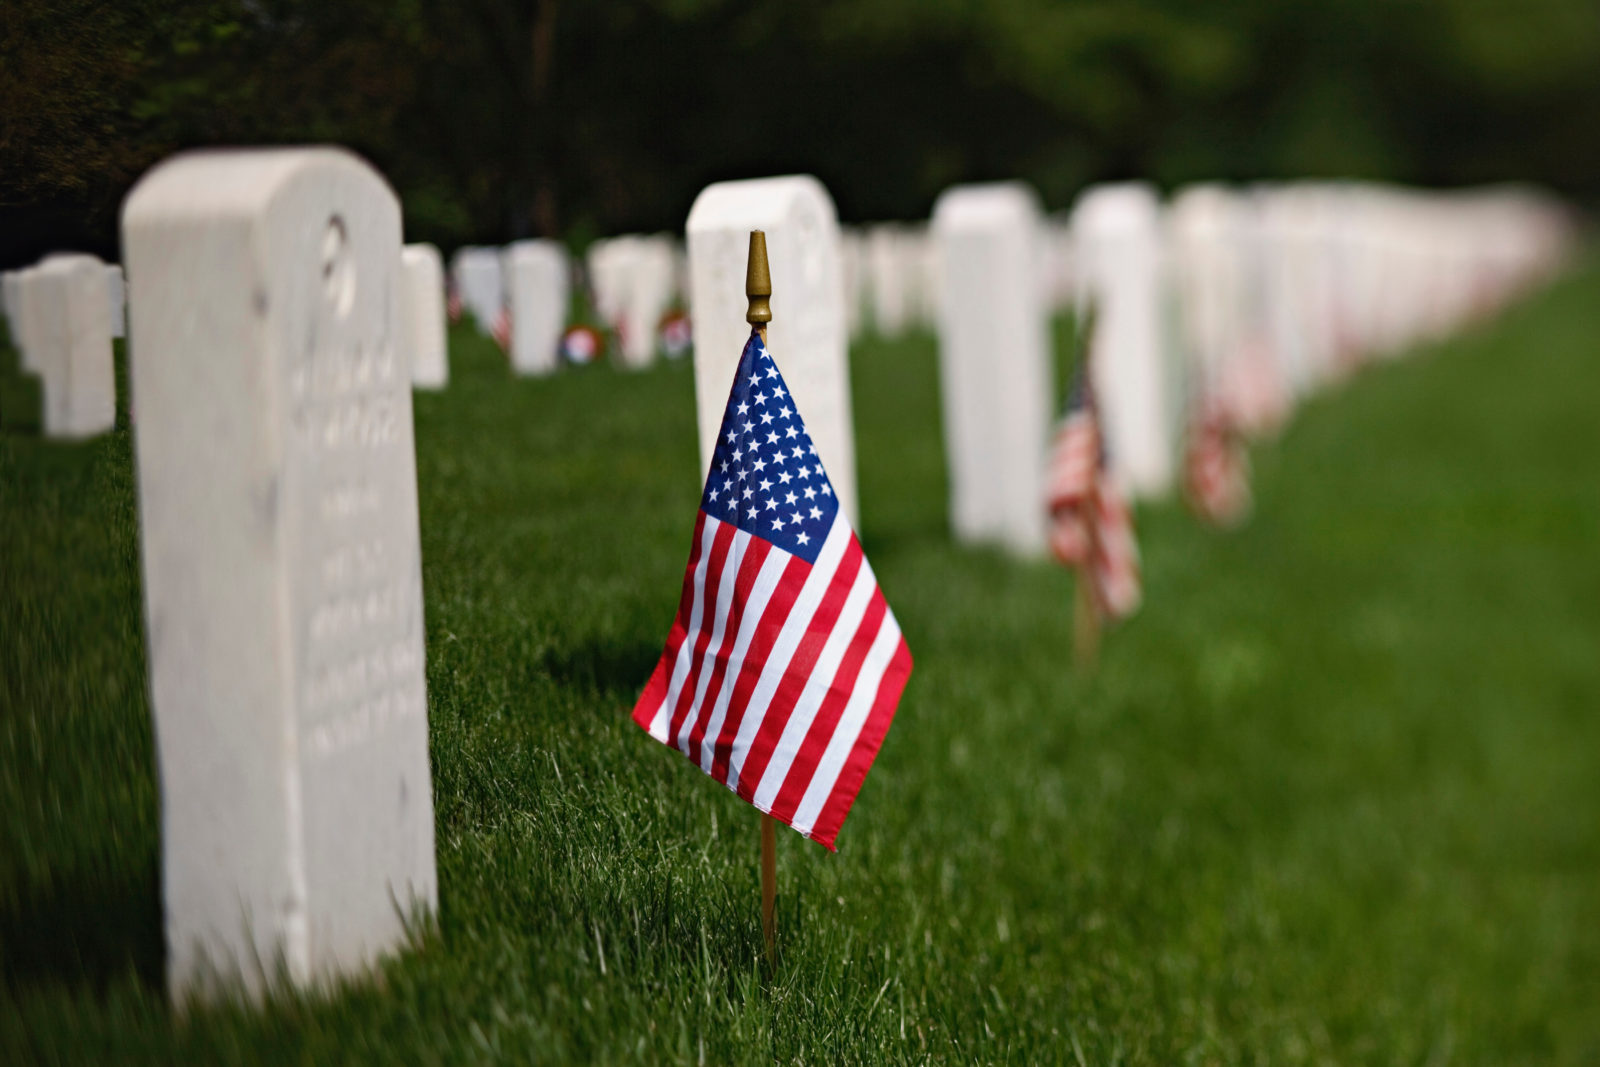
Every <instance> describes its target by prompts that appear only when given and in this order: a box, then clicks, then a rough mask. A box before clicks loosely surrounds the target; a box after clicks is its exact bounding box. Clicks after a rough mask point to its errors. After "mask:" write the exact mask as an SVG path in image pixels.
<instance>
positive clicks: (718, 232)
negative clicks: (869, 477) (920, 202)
mask: <svg viewBox="0 0 1600 1067" xmlns="http://www.w3.org/2000/svg"><path fill="white" fill-rule="evenodd" d="M687 229H688V235H689V264H690V276H691V278H692V284H691V285H690V296H691V299H692V301H693V303H692V305H691V308H690V313H689V317H690V318H691V319H692V320H693V322H694V371H695V373H694V380H695V398H696V402H697V407H698V410H699V425H700V459H701V463H702V465H706V464H709V463H710V462H711V456H712V453H713V452H714V451H715V442H716V435H717V429H718V427H719V426H720V425H721V422H722V413H723V406H724V405H725V404H726V403H727V400H728V385H729V383H730V382H731V381H732V380H733V370H734V367H735V366H737V365H738V362H739V355H740V353H741V352H742V351H743V350H744V344H745V341H746V340H748V339H749V336H750V326H749V324H748V323H746V322H745V318H744V316H745V308H746V301H745V295H744V276H745V266H746V263H747V261H748V257H749V248H750V231H751V230H764V231H766V235H767V257H768V262H769V263H770V265H771V268H772V323H771V325H770V326H769V327H768V334H767V340H768V346H769V348H770V349H771V352H772V355H773V358H774V359H775V360H777V362H778V365H779V366H780V367H782V368H783V376H784V378H785V379H787V380H788V382H789V387H790V388H791V389H793V390H794V394H795V402H796V403H797V404H798V405H799V408H800V410H801V411H803V412H805V417H806V427H807V429H809V430H810V432H811V439H812V441H814V442H815V443H816V446H817V449H818V450H819V451H820V452H821V454H822V462H823V464H824V466H826V467H827V469H828V475H829V477H830V478H831V479H832V481H833V487H834V491H835V492H836V493H838V494H839V502H840V504H841V506H843V508H844V510H845V514H846V516H848V517H849V519H850V521H851V523H852V524H853V525H854V526H855V528H856V529H857V530H860V528H861V525H860V511H859V509H858V508H857V506H856V451H855V428H854V425H853V423H852V422H851V415H850V364H849V348H848V338H847V337H846V335H845V319H844V282H843V277H842V272H841V268H840V253H839V220H838V215H837V214H836V213H835V212H834V208H833V199H832V198H831V197H829V195H828V191H827V189H826V188H824V187H823V185H822V183H821V182H819V181H817V179H815V178H813V177H810V176H809V175H796V176H790V177H782V178H756V179H751V180H748V181H735V182H718V183H716V184H715V185H708V186H707V187H706V188H705V189H703V190H701V192H700V195H699V196H698V197H697V198H696V199H695V202H694V207H693V208H691V209H690V211H689V221H688V226H687Z"/></svg>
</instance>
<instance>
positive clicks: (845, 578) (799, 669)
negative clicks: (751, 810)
mask: <svg viewBox="0 0 1600 1067" xmlns="http://www.w3.org/2000/svg"><path fill="white" fill-rule="evenodd" d="M860 569H861V546H860V545H858V544H857V543H856V539H855V537H854V535H852V536H851V538H850V543H849V544H848V545H847V546H846V547H845V550H844V556H843V558H841V559H840V560H839V567H838V569H837V570H835V571H834V572H833V580H832V581H831V582H830V583H829V584H828V590H827V592H825V593H824V594H823V595H822V601H821V603H819V604H818V605H817V610H816V614H814V615H812V616H811V622H810V624H809V625H808V626H807V627H806V632H805V634H804V635H803V636H802V637H801V638H800V643H799V644H798V645H796V646H795V650H794V655H793V656H792V657H790V659H789V665H788V668H787V669H786V670H785V671H784V672H783V680H782V681H781V682H780V683H779V684H778V689H777V691H776V692H774V693H773V694H772V700H771V702H770V703H768V704H767V706H766V707H765V708H761V709H756V710H757V711H758V713H759V714H760V715H761V729H760V730H758V731H757V732H756V735H755V739H754V740H753V741H752V742H751V744H750V751H749V752H748V753H747V754H746V755H745V759H744V763H743V764H742V765H741V766H740V767H739V789H738V792H739V795H740V796H742V797H744V798H745V799H746V800H751V801H753V800H754V798H755V793H756V787H757V786H759V785H760V784H761V776H762V775H763V774H765V773H766V770H767V762H768V761H769V760H771V759H772V750H773V749H774V748H775V747H776V746H777V744H778V739H779V738H781V737H782V736H783V728H784V725H785V724H786V723H788V721H789V715H790V713H791V712H793V711H794V705H795V701H797V700H799V699H800V694H801V693H802V692H804V690H805V685H806V681H807V680H808V679H809V678H810V677H811V669H812V668H813V667H815V666H816V663H817V656H818V655H820V654H821V652H822V646H823V645H825V644H827V642H828V635H829V633H831V632H832V630H833V624H834V622H835V621H836V620H837V619H838V618H839V611H840V609H841V608H843V607H844V602H845V598H846V597H848V596H849V595H850V587H851V585H853V584H854V583H855V580H856V572H857V571H859V570H860ZM785 625H788V623H787V620H785Z"/></svg>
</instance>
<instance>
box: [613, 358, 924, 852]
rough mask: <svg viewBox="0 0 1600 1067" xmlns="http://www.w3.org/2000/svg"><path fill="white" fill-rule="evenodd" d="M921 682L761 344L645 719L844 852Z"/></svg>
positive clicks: (699, 520)
mask: <svg viewBox="0 0 1600 1067" xmlns="http://www.w3.org/2000/svg"><path fill="white" fill-rule="evenodd" d="M910 674H911V653H910V652H909V651H908V650H907V648H906V643H905V640H904V639H903V638H902V637H901V634H900V626H899V624H898V623H897V622H896V621H895V617H894V613H893V612H892V611H890V610H889V605H888V604H887V603H886V602H885V600H884V598H883V593H882V591H881V590H879V588H878V582H877V579H876V578H875V577H874V575H873V572H872V567H871V566H870V565H869V564H868V563H867V559H866V556H865V555H863V554H862V551H861V545H860V544H859V543H858V542H857V541H856V535H855V532H854V531H853V530H852V529H851V527H850V522H849V520H848V519H847V518H846V517H845V515H844V513H843V512H842V511H840V509H839V501H838V499H837V498H836V497H835V495H834V491H833V485H832V483H831V482H829V480H828V475H827V473H826V472H825V471H824V470H823V467H822V461H821V459H820V458H819V457H818V455H817V450H816V447H815V445H813V444H812V441H811V437H810V435H809V434H807V433H806V428H805V423H804V422H803V421H802V420H801V418H800V412H799V411H798V410H796V408H795V404H794V399H793V397H792V396H791V395H790V393H789V389H788V386H787V385H786V384H785V382H784V379H783V375H782V374H780V373H779V371H778V367H777V364H776V362H774V360H773V358H772V356H771V355H770V354H769V353H768V351H767V348H766V345H765V344H764V343H763V342H762V340H761V337H760V335H759V334H758V333H756V332H754V331H752V333H751V336H750V340H749V342H748V343H747V344H746V345H745V347H744V351H743V353H742V354H741V356H740V358H739V367H738V370H737V371H736V372H735V378H734V383H733V389H732V391H731V392H730V393H729V395H728V406H727V410H726V412H725V413H724V415H723V418H722V428H721V431H720V434H719V436H718V438H717V448H716V453H715V455H714V456H713V458H712V461H711V469H710V472H709V473H708V475H707V477H706V482H705V489H704V490H703V492H702V493H701V497H700V509H699V512H698V514H697V515H696V517H695V525H694V539H693V543H692V545H691V547H690V552H689V565H688V569H687V571H686V572H685V574H684V579H683V593H682V597H681V599H680V601H679V603H678V612H677V616H676V618H675V619H674V620H673V623H672V630H671V633H670V635H669V636H668V638H667V646H666V649H665V651H664V652H663V653H662V655H661V660H660V662H658V663H657V664H656V669H655V673H654V674H653V675H651V678H650V682H649V684H648V685H647V686H646V687H645V691H644V694H643V695H642V696H641V697H640V698H639V702H638V704H637V705H636V706H635V707H634V710H633V719H634V721H635V722H637V723H638V724H639V725H640V726H641V727H643V728H644V729H645V730H647V731H648V732H649V734H650V736H651V737H654V738H655V739H656V740H658V741H660V742H662V743H663V744H667V745H671V746H673V747H674V748H676V749H678V750H679V751H680V752H682V753H683V754H684V755H685V756H686V757H688V759H689V760H690V762H692V763H694V764H695V765H697V766H698V767H699V768H700V769H701V770H702V771H704V772H705V773H707V774H709V775H710V776H711V777H713V778H715V779H716V780H717V781H719V782H721V783H723V784H724V785H726V786H727V787H728V788H729V789H731V790H733V791H734V792H736V793H738V794H739V796H741V797H743V798H744V799H745V800H747V801H749V802H750V803H751V804H754V805H755V806H756V807H757V808H759V809H760V810H761V811H764V812H766V813H768V814H770V815H771V816H772V817H773V818H775V819H778V820H779V821H781V822H783V823H786V824H788V825H789V826H791V827H793V828H794V829H795V830H798V831H799V832H800V833H801V834H804V835H805V836H806V837H809V838H811V839H813V840H815V841H818V842H820V843H821V844H823V845H825V846H826V847H828V848H829V849H832V848H833V847H834V840H835V838H836V837H837V836H838V833H839V828H840V826H841V825H842V824H843V823H844V818H845V815H846V814H847V813H848V812H849V810H850V806H851V804H852V803H853V802H854V801H855V798H856V794H857V792H859V790H860V789H861V783H862V781H863V779H865V777H866V774H867V769H868V768H869V767H871V766H872V761H873V759H874V757H875V756H876V755H877V753H878V747H879V746H880V745H881V744H882V743H883V738H884V735H885V734H886V733H887V732H888V730H889V723H890V721H891V720H892V719H893V718H894V712H895V708H896V706H897V705H898V704H899V701H900V694H901V691H902V690H903V689H904V688H905V684H906V679H907V678H908V677H909V676H910Z"/></svg>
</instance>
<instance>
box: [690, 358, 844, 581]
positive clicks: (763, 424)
mask: <svg viewBox="0 0 1600 1067" xmlns="http://www.w3.org/2000/svg"><path fill="white" fill-rule="evenodd" d="M700 510H702V511H704V512H705V513H706V514H707V515H710V516H712V517H713V518H716V519H721V520H722V521H723V522H729V523H733V524H734V525H736V526H738V527H739V528H740V529H741V530H744V531H746V532H747V533H750V534H752V535H754V536H756V537H761V538H765V539H766V540H768V541H771V542H772V543H773V544H774V545H776V546H777V547H778V548H781V549H783V550H784V551H785V552H789V553H792V554H793V555H796V556H799V557H801V558H802V559H804V560H805V561H806V562H807V563H815V562H816V561H817V553H818V552H820V551H822V542H823V541H824V540H825V539H826V538H827V536H828V530H829V529H831V528H832V526H833V519H834V516H835V515H836V514H838V511H839V501H838V498H837V497H835V496H834V493H833V484H832V483H831V482H829V481H828V475H827V474H826V473H825V472H824V471H823V469H822V459H821V457H819V456H818V455H817V449H816V447H815V446H814V445H813V444H812V443H811V435H810V434H808V433H806V426H805V423H804V422H802V421H801V420H800V412H798V411H797V410H795V405H794V398H793V397H791V396H790V395H789V386H788V385H787V384H786V383H785V382H784V380H783V375H782V374H779V373H778V365H777V364H776V363H775V362H773V359H772V357H771V356H770V355H768V354H767V346H766V345H764V344H762V343H761V336H760V335H759V334H757V333H756V332H755V331H754V330H752V331H751V332H750V340H749V342H748V343H746V344H745V346H744V352H743V353H741V354H740V356H739V371H738V374H737V375H736V376H735V378H734V382H733V390H732V391H731V392H730V393H729V394H728V409H727V411H725V412H724V413H723V415H722V429H721V430H720V431H719V432H718V434H717V451H716V453H715V455H713V456H712V459H711V472H710V473H709V474H708V475H707V476H706V488H705V492H704V493H702V494H701V496H700Z"/></svg>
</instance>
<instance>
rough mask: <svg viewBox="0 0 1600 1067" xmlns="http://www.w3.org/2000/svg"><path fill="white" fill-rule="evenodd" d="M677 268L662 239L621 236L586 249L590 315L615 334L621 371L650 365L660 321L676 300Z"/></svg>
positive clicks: (671, 250)
mask: <svg viewBox="0 0 1600 1067" xmlns="http://www.w3.org/2000/svg"><path fill="white" fill-rule="evenodd" d="M676 265H677V264H676V249H675V248H674V246H673V242H672V239H671V238H670V237H667V236H665V235H664V234H652V235H648V236H646V235H643V234H624V235H622V236H621V237H610V238H607V239H605V240H603V241H596V242H595V243H594V244H593V245H591V246H590V248H589V254H588V268H589V280H590V285H591V287H592V289H593V291H594V300H595V310H596V311H597V312H598V313H599V314H600V317H601V318H602V319H604V320H605V321H606V323H608V324H609V325H611V326H612V327H614V328H615V329H616V330H617V333H618V335H619V336H620V339H621V342H622V343H621V346H620V347H621V353H622V360H623V363H624V364H625V365H626V366H629V367H634V368H639V367H646V366H649V365H650V364H651V363H652V362H653V361H654V360H655V357H656V347H657V339H658V334H659V332H660V325H661V318H662V316H663V315H665V314H666V312H667V308H668V307H670V306H671V304H672V298H673V296H674V295H676V289H677V280H676V277H675V272H676Z"/></svg>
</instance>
